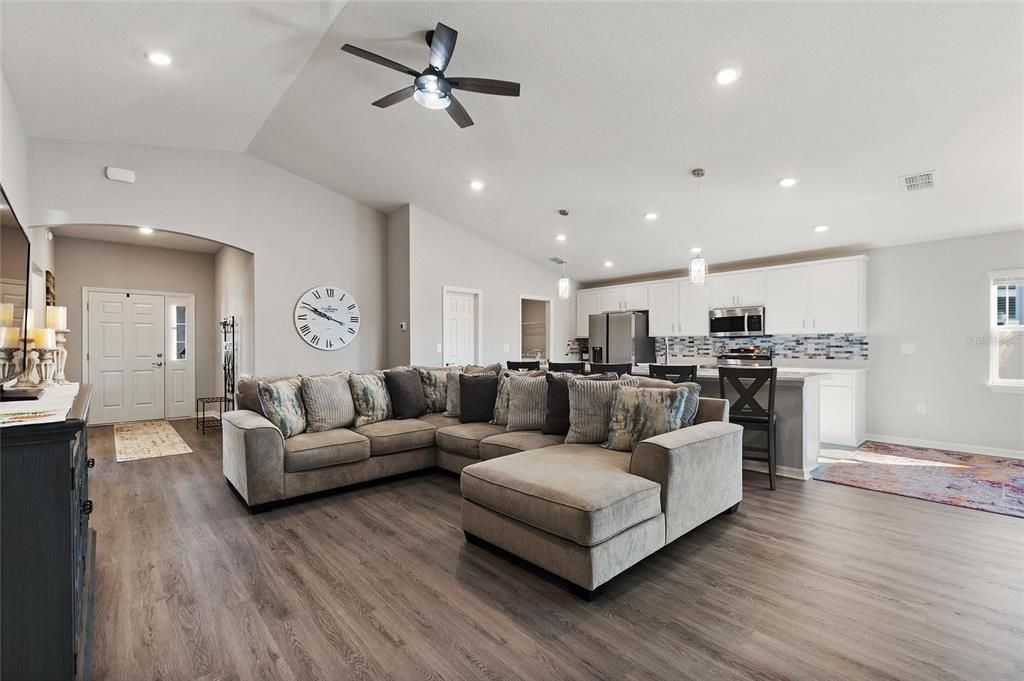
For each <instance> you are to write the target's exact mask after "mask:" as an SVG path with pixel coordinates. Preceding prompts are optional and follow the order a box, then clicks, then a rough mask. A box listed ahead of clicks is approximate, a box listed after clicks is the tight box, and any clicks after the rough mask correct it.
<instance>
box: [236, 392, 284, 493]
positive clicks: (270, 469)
mask: <svg viewBox="0 0 1024 681" xmlns="http://www.w3.org/2000/svg"><path fill="white" fill-rule="evenodd" d="M223 437H224V448H223V464H224V477H225V478H227V479H228V481H229V482H230V483H231V484H232V485H233V486H234V488H235V489H236V490H237V491H238V493H239V494H240V495H242V498H243V499H245V503H246V504H248V505H249V506H256V505H257V504H264V503H266V502H268V501H276V500H278V499H283V498H284V436H283V435H282V434H281V431H280V430H279V429H278V428H277V426H275V425H274V424H273V423H271V422H270V421H269V420H267V419H266V418H265V417H263V416H261V415H260V414H257V413H256V412H254V411H249V410H248V409H238V410H235V411H229V412H225V414H224V419H223Z"/></svg>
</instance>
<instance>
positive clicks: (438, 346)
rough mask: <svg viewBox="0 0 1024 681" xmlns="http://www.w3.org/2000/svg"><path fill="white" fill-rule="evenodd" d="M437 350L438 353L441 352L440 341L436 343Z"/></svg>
mask: <svg viewBox="0 0 1024 681" xmlns="http://www.w3.org/2000/svg"><path fill="white" fill-rule="evenodd" d="M437 351H438V353H440V352H441V344H440V343H438V344H437Z"/></svg>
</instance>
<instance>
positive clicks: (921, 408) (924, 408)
mask: <svg viewBox="0 0 1024 681" xmlns="http://www.w3.org/2000/svg"><path fill="white" fill-rule="evenodd" d="M917 413H918V414H927V413H928V405H927V404H925V403H924V402H918V403H917Z"/></svg>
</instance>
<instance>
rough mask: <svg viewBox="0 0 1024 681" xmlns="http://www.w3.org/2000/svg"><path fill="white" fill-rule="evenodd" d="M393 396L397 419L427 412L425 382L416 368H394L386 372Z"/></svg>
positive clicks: (389, 392) (392, 404)
mask: <svg viewBox="0 0 1024 681" xmlns="http://www.w3.org/2000/svg"><path fill="white" fill-rule="evenodd" d="M384 382H385V383H387V386H388V394H389V395H390V396H391V411H392V413H393V414H394V417H395V418H396V419H414V418H416V417H417V416H423V415H424V414H426V413H427V398H426V395H424V394H423V382H422V381H421V380H420V372H419V371H417V370H416V369H392V370H390V371H385V372H384Z"/></svg>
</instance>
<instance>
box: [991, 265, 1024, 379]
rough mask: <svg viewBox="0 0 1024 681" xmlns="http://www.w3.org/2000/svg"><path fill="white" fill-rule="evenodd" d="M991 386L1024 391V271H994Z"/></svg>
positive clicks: (992, 281) (992, 282)
mask: <svg viewBox="0 0 1024 681" xmlns="http://www.w3.org/2000/svg"><path fill="white" fill-rule="evenodd" d="M989 284H990V288H991V296H990V299H989V314H990V316H991V319H992V337H991V338H990V340H989V360H990V370H989V384H990V385H992V386H994V387H1003V388H1011V389H1020V390H1021V391H1024V310H1022V309H1021V302H1022V301H1021V296H1022V295H1024V270H1004V271H1000V272H992V273H991V274H990V276H989Z"/></svg>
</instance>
